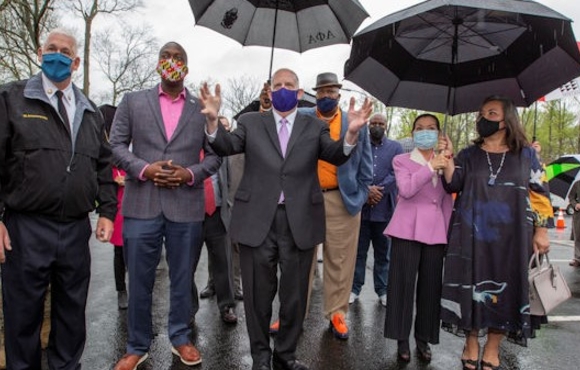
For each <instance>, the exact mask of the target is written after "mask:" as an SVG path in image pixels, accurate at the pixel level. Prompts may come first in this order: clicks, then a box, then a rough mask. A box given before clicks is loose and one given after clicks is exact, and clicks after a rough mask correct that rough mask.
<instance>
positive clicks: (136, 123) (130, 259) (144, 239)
mask: <svg viewBox="0 0 580 370" xmlns="http://www.w3.org/2000/svg"><path fill="white" fill-rule="evenodd" d="M157 71H158V72H159V74H160V75H161V83H160V84H159V85H157V86H155V87H154V88H152V89H149V90H144V91H139V92H134V93H129V94H127V95H125V97H124V98H123V100H122V101H121V104H119V107H118V108H117V113H116V115H115V120H114V122H113V127H112V130H111V139H110V141H111V146H112V149H113V156H114V160H115V164H116V166H117V167H119V168H122V169H124V170H125V171H126V172H127V177H126V180H125V194H124V198H123V205H122V213H123V216H124V225H123V241H124V252H125V261H126V264H127V270H128V272H129V309H128V340H127V353H126V354H125V355H124V356H123V358H122V359H121V360H120V361H119V362H118V363H117V365H116V367H115V370H132V369H134V368H135V367H136V366H137V365H138V364H140V363H142V362H143V361H144V360H145V359H147V356H148V351H149V347H150V345H151V340H152V323H151V303H152V292H153V284H154V282H155V268H156V266H157V264H158V263H159V260H160V257H161V249H162V247H163V245H165V250H166V256H167V264H168V266H169V276H170V281H171V286H170V291H171V292H170V307H171V308H170V312H169V325H168V331H169V340H170V341H171V344H172V346H173V348H172V352H173V353H174V354H175V355H177V356H178V357H179V358H180V359H181V361H182V362H183V363H184V364H186V365H195V364H198V363H200V362H201V356H200V355H199V352H198V351H197V349H196V348H195V347H194V346H193V345H192V344H191V343H190V339H189V337H190V335H191V329H190V328H189V326H188V323H189V319H190V316H191V315H192V300H191V291H192V289H193V287H192V280H193V279H192V274H193V272H194V271H195V266H196V265H197V261H198V259H199V253H200V248H201V244H202V243H201V236H202V222H203V219H204V215H205V205H204V188H203V181H204V179H206V178H207V177H209V176H211V175H212V174H213V173H215V172H216V171H217V170H218V168H219V166H220V163H221V159H220V158H219V157H217V156H216V155H215V153H214V152H213V150H212V149H211V148H210V146H209V145H208V144H207V140H206V138H205V134H204V127H205V121H206V118H205V116H204V114H202V113H201V105H200V102H199V100H198V99H196V98H195V97H193V96H192V95H191V94H190V93H189V91H188V90H187V89H185V88H184V84H183V79H184V77H185V75H186V74H187V55H186V53H185V51H184V50H183V48H182V47H181V45H179V44H177V43H174V42H170V43H167V44H165V45H164V46H163V47H162V48H161V50H160V52H159V64H158V66H157ZM130 145H132V150H129V146H130ZM202 150H203V152H204V159H203V161H201V160H200V154H201V151H202Z"/></svg>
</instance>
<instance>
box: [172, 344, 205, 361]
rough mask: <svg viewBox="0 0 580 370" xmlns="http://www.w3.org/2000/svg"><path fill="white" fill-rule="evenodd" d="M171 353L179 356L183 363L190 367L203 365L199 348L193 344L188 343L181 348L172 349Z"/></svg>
mask: <svg viewBox="0 0 580 370" xmlns="http://www.w3.org/2000/svg"><path fill="white" fill-rule="evenodd" d="M171 353H173V354H174V355H176V356H178V357H179V359H180V360H181V362H183V363H184V364H186V365H188V366H193V365H197V364H201V355H200V354H199V351H198V350H197V348H195V347H194V345H193V344H191V343H186V344H183V345H181V346H177V347H171Z"/></svg>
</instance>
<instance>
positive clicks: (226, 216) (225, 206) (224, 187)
mask: <svg viewBox="0 0 580 370" xmlns="http://www.w3.org/2000/svg"><path fill="white" fill-rule="evenodd" d="M223 159H224V160H223V162H222V165H221V166H220V168H219V170H218V186H219V188H220V195H221V199H222V203H221V206H220V218H221V220H222V223H223V224H224V227H225V228H226V232H228V231H229V229H230V220H231V207H230V203H229V198H230V193H229V187H230V168H229V162H228V161H227V160H225V159H226V158H223Z"/></svg>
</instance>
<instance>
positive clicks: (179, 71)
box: [156, 59, 188, 82]
mask: <svg viewBox="0 0 580 370" xmlns="http://www.w3.org/2000/svg"><path fill="white" fill-rule="evenodd" d="M156 70H157V73H159V75H160V76H161V78H162V79H164V80H167V81H171V82H178V81H182V80H183V79H184V78H185V76H187V72H188V68H187V65H185V63H184V62H183V61H178V60H175V59H160V60H159V63H157V69H156Z"/></svg>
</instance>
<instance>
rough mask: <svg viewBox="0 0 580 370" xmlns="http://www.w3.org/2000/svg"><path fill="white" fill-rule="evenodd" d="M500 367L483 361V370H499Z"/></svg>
mask: <svg viewBox="0 0 580 370" xmlns="http://www.w3.org/2000/svg"><path fill="white" fill-rule="evenodd" d="M500 365H501V364H500ZM500 365H497V366H493V365H492V364H491V363H490V362H487V361H483V360H481V370H499V366H500Z"/></svg>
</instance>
